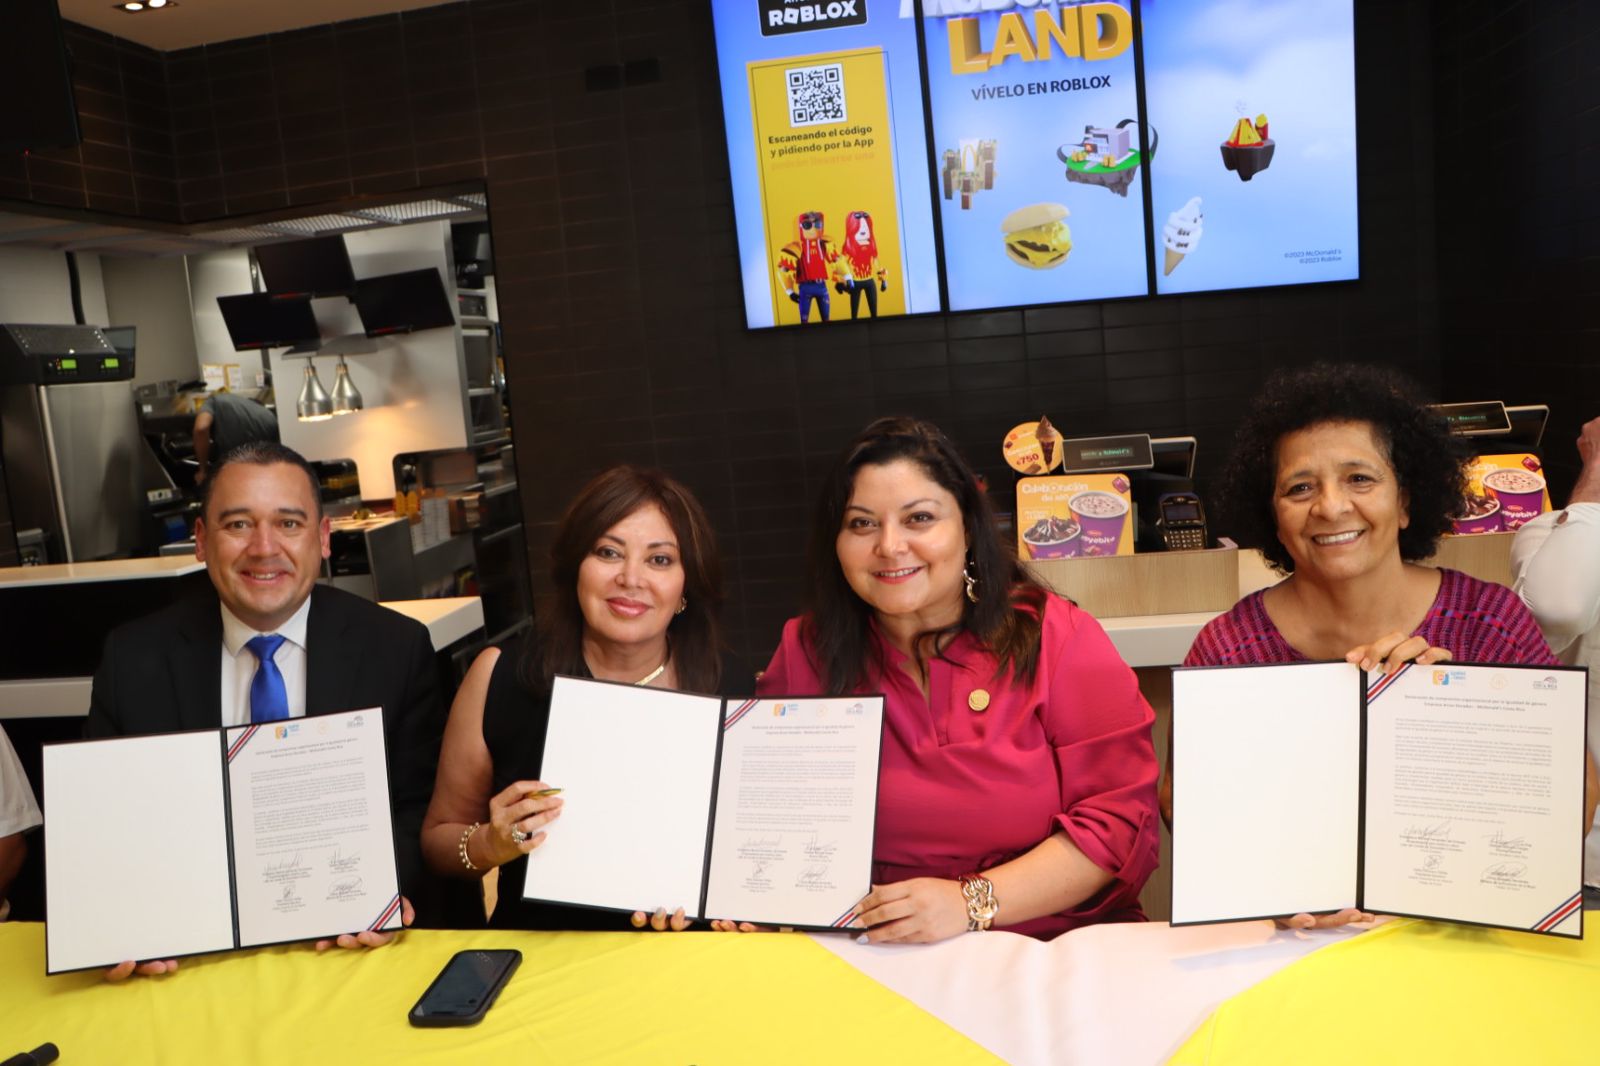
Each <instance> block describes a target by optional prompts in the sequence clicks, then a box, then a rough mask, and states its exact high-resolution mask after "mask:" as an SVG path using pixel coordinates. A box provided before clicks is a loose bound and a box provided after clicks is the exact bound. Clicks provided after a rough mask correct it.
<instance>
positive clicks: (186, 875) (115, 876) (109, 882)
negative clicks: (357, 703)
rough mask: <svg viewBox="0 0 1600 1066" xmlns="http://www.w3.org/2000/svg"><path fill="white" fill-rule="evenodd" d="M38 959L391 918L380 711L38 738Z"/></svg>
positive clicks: (152, 951)
mask: <svg viewBox="0 0 1600 1066" xmlns="http://www.w3.org/2000/svg"><path fill="white" fill-rule="evenodd" d="M44 801H45V811H46V829H47V835H46V838H45V861H46V866H45V917H46V924H45V970H46V972H47V973H62V972H64V971H67V970H81V969H87V968H90V967H97V966H110V965H115V964H116V963H119V962H122V961H123V960H125V959H137V960H145V959H171V958H177V957H179V956H182V955H197V954H201V953H204V952H211V951H227V950H229V949H232V948H247V947H259V946H261V945H263V944H278V943H284V942H286V941H292V940H310V939H315V938H318V937H328V936H337V935H339V934H340V933H353V932H359V931H360V930H363V929H374V930H377V929H396V928H399V926H400V890H399V887H398V884H399V883H398V879H397V876H396V873H395V859H394V837H393V834H392V831H391V828H390V817H389V782H388V773H387V771H386V769H385V766H384V744H383V711H382V709H380V708H377V707H373V708H369V709H367V710H362V711H349V712H346V713H344V714H326V715H318V716H316V717H313V718H290V719H285V720H284V721H281V722H272V723H268V724H264V725H249V726H240V727H237V728H232V729H207V730H200V731H197V732H192V733H164V734H158V735H155V736H145V737H122V738H118V739H114V740H85V741H77V742H74V743H69V744H51V745H47V746H46V747H45V749H44Z"/></svg>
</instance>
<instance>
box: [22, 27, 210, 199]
mask: <svg viewBox="0 0 1600 1066" xmlns="http://www.w3.org/2000/svg"><path fill="white" fill-rule="evenodd" d="M67 47H68V49H69V50H70V51H71V53H72V64H73V81H74V86H75V89H76V94H77V104H78V122H79V125H80V127H81V129H82V132H83V143H82V144H80V145H78V147H76V148H66V149H49V150H44V151H39V152H36V153H34V154H32V155H28V156H24V155H21V154H18V153H0V202H3V201H4V200H8V199H9V200H25V201H31V202H33V203H36V204H44V205H49V206H52V207H68V208H76V209H80V210H89V211H101V212H106V213H108V214H113V215H131V216H137V217H140V218H145V219H152V220H155V221H160V222H176V221H178V220H179V210H178V187H177V183H176V181H175V180H174V178H175V176H176V173H175V168H174V156H173V145H172V116H171V111H170V108H169V106H168V102H167V73H166V61H165V60H164V58H163V57H162V55H161V53H159V52H153V51H151V50H150V49H148V48H142V47H140V46H139V45H136V44H130V43H129V42H127V41H122V40H118V39H117V38H115V37H112V36H110V35H108V34H104V33H100V32H99V31H97V30H91V29H86V28H84V27H82V26H77V25H74V24H71V23H68V24H67Z"/></svg>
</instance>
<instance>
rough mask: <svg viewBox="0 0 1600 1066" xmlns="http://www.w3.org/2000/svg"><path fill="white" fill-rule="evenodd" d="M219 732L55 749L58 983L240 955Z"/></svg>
mask: <svg viewBox="0 0 1600 1066" xmlns="http://www.w3.org/2000/svg"><path fill="white" fill-rule="evenodd" d="M222 789H223V782H222V754H221V742H220V740H219V739H218V736H217V733H216V731H215V730H208V731H206V732H202V733H170V734H164V735H160V736H148V737H124V738H119V739H116V740H92V741H85V742H81V743H70V744H50V745H46V746H45V748H44V795H43V797H41V798H42V799H43V800H44V809H45V811H46V813H47V817H48V819H49V827H50V828H49V833H48V835H47V836H46V838H45V853H46V854H45V858H46V863H45V894H46V897H47V903H46V911H47V914H48V916H49V921H48V922H47V923H46V925H45V948H46V964H45V968H46V972H48V973H62V972H64V971H67V970H80V969H86V968H88V967H95V966H112V965H115V964H117V963H119V962H122V961H123V960H125V959H139V960H144V959H170V958H175V957H177V956H179V955H193V954H197V953H200V952H206V951H224V950H227V949H229V948H231V947H233V903H232V898H233V897H232V893H231V892H230V891H229V889H228V838H227V828H226V825H225V820H226V819H225V815H224V810H225V808H224V804H223V798H222Z"/></svg>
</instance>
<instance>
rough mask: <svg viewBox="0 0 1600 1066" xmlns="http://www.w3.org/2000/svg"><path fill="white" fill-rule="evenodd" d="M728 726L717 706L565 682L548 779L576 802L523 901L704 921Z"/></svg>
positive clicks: (558, 688)
mask: <svg viewBox="0 0 1600 1066" xmlns="http://www.w3.org/2000/svg"><path fill="white" fill-rule="evenodd" d="M721 720H722V701H721V700H719V699H717V698H716V697H715V696H696V695H692V694H690V693H686V692H671V691H668V690H666V689H657V688H639V687H637V686H634V685H619V684H612V683H610V682H605V681H587V680H580V679H577V678H571V677H558V678H556V679H555V684H554V686H553V688H552V691H551V695H550V725H549V728H548V730H547V731H546V734H545V745H544V766H543V769H542V771H541V773H540V776H541V777H542V778H543V779H544V781H545V783H546V784H548V785H549V786H550V787H552V788H560V789H561V790H562V793H561V798H562V799H563V800H565V801H566V802H565V804H564V805H563V806H562V808H561V817H560V818H559V819H558V820H557V821H555V822H554V823H552V824H551V826H550V828H549V830H548V832H549V836H548V837H546V838H545V841H544V843H543V844H541V845H539V847H537V848H536V849H534V851H533V852H532V853H531V854H530V855H529V856H528V875H527V878H526V881H525V882H524V887H523V897H524V898H526V899H536V900H547V901H550V902H554V903H570V904H576V905H580V906H590V907H606V908H613V909H617V910H626V911H633V910H644V911H653V910H655V908H657V907H665V908H666V909H667V910H668V911H669V912H670V911H673V910H675V909H676V908H678V907H682V908H683V909H684V913H686V914H689V915H691V916H693V915H694V914H695V911H696V910H697V909H698V907H699V905H700V898H701V890H702V887H703V886H702V881H703V879H704V875H705V855H706V835H707V821H708V819H709V818H710V815H711V788H712V782H713V781H714V780H715V779H716V759H717V735H718V730H719V728H720V725H721Z"/></svg>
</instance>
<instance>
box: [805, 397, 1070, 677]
mask: <svg viewBox="0 0 1600 1066" xmlns="http://www.w3.org/2000/svg"><path fill="white" fill-rule="evenodd" d="M901 459H905V460H909V461H911V462H913V463H916V464H917V466H918V467H920V468H921V469H922V471H923V473H925V474H927V476H928V478H929V479H930V480H932V481H933V482H935V483H936V484H938V485H939V486H940V487H941V488H943V489H944V490H945V491H946V492H948V493H950V495H952V496H954V497H955V498H956V503H957V504H959V505H960V508H961V521H962V525H963V527H964V528H965V529H966V534H967V552H968V555H969V558H970V560H971V567H970V572H971V574H972V576H973V578H974V580H976V582H977V591H978V602H977V603H970V602H968V601H967V600H966V599H965V598H963V599H962V601H961V604H962V612H961V619H960V620H959V621H957V622H955V623H952V624H951V625H949V626H946V627H945V628H943V629H938V630H932V631H929V632H926V633H920V634H918V635H917V638H916V640H915V641H914V643H913V647H914V649H915V651H916V659H917V664H918V667H919V668H921V669H926V667H925V664H926V662H927V660H928V658H929V657H930V655H933V656H937V655H942V654H943V653H942V650H941V649H942V648H943V647H944V646H945V645H946V644H947V643H948V639H947V638H949V637H952V636H954V635H956V634H957V633H971V634H972V635H973V637H974V638H976V639H977V640H978V642H979V643H980V644H982V645H983V646H984V647H985V648H987V649H988V650H989V651H990V652H991V653H992V654H993V655H994V656H995V657H996V658H997V659H999V661H1000V672H1001V673H1004V672H1005V671H1007V670H1009V671H1011V673H1012V674H1013V676H1015V677H1017V678H1019V679H1021V680H1024V681H1026V680H1029V679H1031V678H1032V677H1033V672H1034V670H1035V668H1036V667H1037V666H1038V665H1039V631H1040V622H1041V618H1042V615H1043V610H1044V598H1045V595H1046V593H1045V591H1044V589H1043V588H1042V587H1041V586H1040V585H1039V584H1038V582H1036V581H1035V580H1034V579H1033V578H1032V577H1031V576H1029V575H1028V573H1027V572H1026V571H1024V570H1023V569H1022V566H1021V564H1019V563H1018V562H1017V557H1016V553H1015V552H1011V551H1007V550H1006V546H1005V545H1004V544H1002V543H1001V541H1000V536H999V533H998V532H997V531H996V529H995V523H994V511H993V508H991V507H990V505H989V497H988V496H987V495H985V494H984V493H983V492H982V491H981V490H980V489H979V488H978V479H977V476H976V475H975V474H973V472H972V468H971V467H969V466H968V465H967V463H966V460H964V459H963V458H962V457H961V453H960V452H958V451H957V450H956V446H955V445H954V444H952V443H951V442H950V438H948V437H946V436H945V435H944V433H942V432H941V431H940V430H939V427H938V426H935V425H934V424H933V423H931V422H923V421H920V420H918V419H915V418H903V417H892V418H880V419H878V420H877V421H875V422H873V423H872V424H871V425H869V426H867V428H866V429H864V430H862V431H861V435H860V436H858V437H856V439H855V440H853V441H851V442H850V444H849V446H848V447H846V448H845V450H844V451H843V452H842V453H840V455H839V460H838V462H836V463H835V464H834V466H833V469H832V471H830V472H829V474H828V477H827V480H826V481H825V482H824V483H823V487H822V496H821V498H820V499H819V500H818V501H817V509H816V513H815V516H814V518H813V521H812V524H811V543H810V548H809V551H808V559H809V562H810V573H811V578H812V585H811V593H810V598H809V610H808V612H807V614H806V618H805V620H804V622H803V623H802V629H801V632H802V635H803V636H804V638H805V642H806V644H807V646H808V647H809V649H810V651H811V654H812V655H813V656H814V657H815V662H816V665H817V668H818V672H819V673H821V675H822V676H823V678H824V680H825V683H826V685H827V691H828V694H829V695H843V694H844V693H847V692H850V691H852V690H853V689H856V688H858V687H859V686H861V685H863V684H866V683H867V682H868V679H869V676H870V674H871V672H872V670H873V669H878V670H882V669H885V668H886V667H887V664H886V663H884V662H882V661H881V660H882V653H881V652H880V651H879V650H878V643H877V641H874V640H872V639H871V634H870V632H869V626H870V624H871V621H872V608H871V607H870V606H869V605H868V604H867V603H866V602H865V601H864V600H862V599H861V597H859V596H857V595H856V593H855V590H854V589H852V588H851V587H850V583H849V582H848V581H846V580H845V576H844V570H843V569H842V568H841V567H840V565H839V550H838V539H839V530H840V529H841V528H842V527H843V525H844V513H845V507H846V505H848V504H849V502H850V494H851V492H852V491H853V490H854V488H855V483H856V474H857V473H858V472H859V471H860V470H861V468H862V467H864V466H885V465H887V464H889V463H893V462H896V461H898V460H901Z"/></svg>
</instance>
